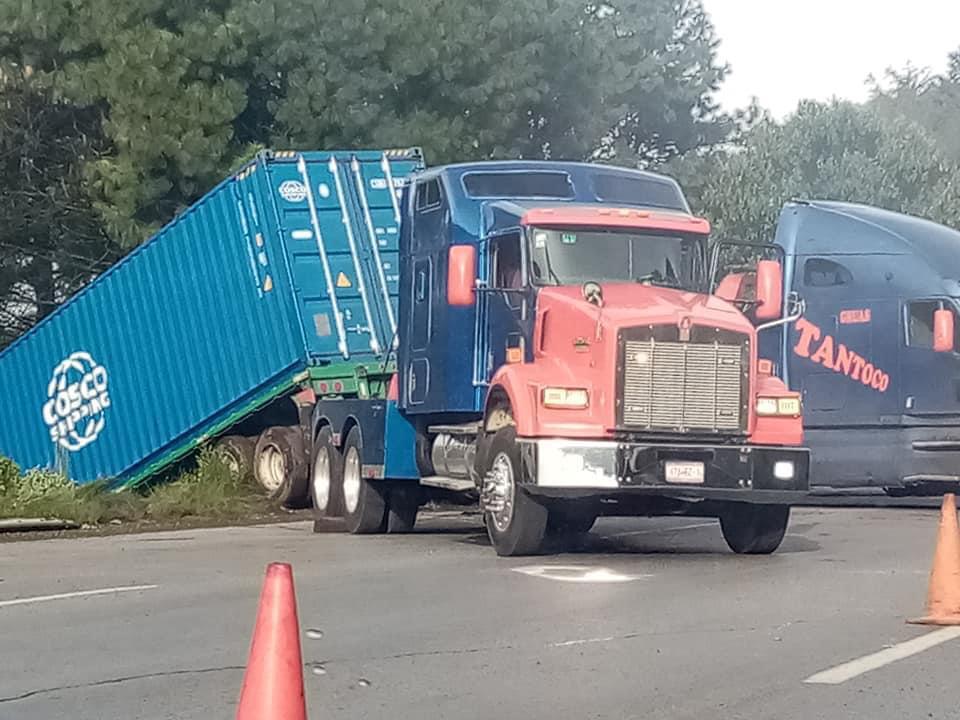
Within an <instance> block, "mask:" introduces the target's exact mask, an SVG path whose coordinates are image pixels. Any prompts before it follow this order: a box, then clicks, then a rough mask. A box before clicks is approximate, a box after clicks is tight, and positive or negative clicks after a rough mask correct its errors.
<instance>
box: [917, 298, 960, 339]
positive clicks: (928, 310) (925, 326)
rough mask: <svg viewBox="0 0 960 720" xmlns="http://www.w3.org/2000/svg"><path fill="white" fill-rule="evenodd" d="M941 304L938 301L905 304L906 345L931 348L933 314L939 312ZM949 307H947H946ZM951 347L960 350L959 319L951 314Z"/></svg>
mask: <svg viewBox="0 0 960 720" xmlns="http://www.w3.org/2000/svg"><path fill="white" fill-rule="evenodd" d="M941 306H942V303H941V302H940V301H939V300H915V301H913V302H911V303H908V304H907V308H906V321H907V345H909V346H910V347H918V348H928V349H929V348H933V314H934V313H935V312H936V311H937V310H939V309H940V308H941ZM948 307H949V306H948ZM953 315H954V318H953V328H954V330H953V332H954V340H953V343H954V344H953V346H954V347H955V348H960V345H958V344H957V343H958V342H960V318H957V313H956V311H954V313H953Z"/></svg>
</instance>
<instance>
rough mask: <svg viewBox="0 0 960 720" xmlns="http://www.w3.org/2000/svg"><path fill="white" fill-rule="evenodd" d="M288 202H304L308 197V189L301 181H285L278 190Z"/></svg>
mask: <svg viewBox="0 0 960 720" xmlns="http://www.w3.org/2000/svg"><path fill="white" fill-rule="evenodd" d="M277 191H278V192H279V193H280V197H282V198H283V199H284V200H286V201H287V202H292V203H298V202H303V201H304V199H306V197H307V188H306V187H304V185H303V183H302V182H300V181H299V180H285V181H284V182H282V183H280V187H279V188H278V190H277Z"/></svg>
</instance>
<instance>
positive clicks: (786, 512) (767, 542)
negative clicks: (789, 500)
mask: <svg viewBox="0 0 960 720" xmlns="http://www.w3.org/2000/svg"><path fill="white" fill-rule="evenodd" d="M789 522H790V507H789V506H787V505H748V504H746V503H731V504H730V505H729V506H728V507H727V508H725V509H724V511H723V512H722V514H721V515H720V529H721V530H722V531H723V539H724V540H726V541H727V545H729V546H730V549H731V550H733V551H734V552H735V553H740V554H743V555H769V554H770V553H772V552H773V551H774V550H776V549H777V548H778V547H780V543H781V542H783V536H784V535H785V534H786V532H787V525H788V524H789Z"/></svg>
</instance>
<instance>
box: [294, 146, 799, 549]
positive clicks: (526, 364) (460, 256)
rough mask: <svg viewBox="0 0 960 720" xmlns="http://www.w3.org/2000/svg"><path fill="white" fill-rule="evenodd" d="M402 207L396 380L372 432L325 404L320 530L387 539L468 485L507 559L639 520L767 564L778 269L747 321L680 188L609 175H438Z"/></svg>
mask: <svg viewBox="0 0 960 720" xmlns="http://www.w3.org/2000/svg"><path fill="white" fill-rule="evenodd" d="M401 205H402V220H401V231H400V259H399V270H400V292H399V305H398V337H397V343H396V345H397V372H396V377H395V379H394V381H393V383H392V385H391V387H392V391H391V394H390V395H388V397H386V398H385V399H384V402H383V403H381V406H380V410H379V411H378V412H379V414H378V415H377V419H374V418H373V416H372V414H371V413H370V412H368V410H364V409H363V408H362V407H360V406H356V407H354V408H353V409H352V410H351V412H353V413H354V415H348V413H347V412H346V409H347V406H345V405H343V404H340V405H339V406H338V407H336V408H333V407H331V405H332V404H333V403H326V402H322V401H318V403H317V405H316V410H315V423H314V425H315V428H316V430H315V433H316V435H317V437H318V438H319V440H318V441H315V443H314V445H315V448H316V451H315V454H314V467H315V472H314V475H313V477H314V481H315V483H318V484H319V486H320V487H321V491H320V493H319V495H320V496H321V498H323V499H328V500H327V503H326V505H324V503H323V502H321V503H320V504H319V505H318V507H319V512H320V513H325V512H330V510H328V509H325V508H330V507H332V508H334V509H333V510H332V513H333V514H337V513H338V511H339V512H342V514H344V516H345V517H346V518H347V525H348V528H350V529H352V530H354V531H359V532H367V531H377V530H379V529H383V528H387V529H389V526H390V522H389V519H388V520H387V521H386V523H385V522H384V520H383V518H384V516H385V513H386V516H387V517H388V518H389V515H390V513H391V506H392V497H393V493H395V492H397V491H398V490H399V489H401V488H403V487H406V488H407V489H409V487H410V484H409V483H407V484H406V485H405V486H404V484H403V483H402V482H401V481H403V480H416V481H417V485H418V486H419V487H421V488H423V487H428V488H432V487H443V488H447V489H460V490H464V489H472V490H473V491H474V492H475V493H476V495H478V496H479V501H480V505H481V509H482V510H483V512H484V518H485V523H486V526H487V530H488V533H489V535H490V538H491V542H492V544H493V546H494V548H495V549H496V551H497V552H498V553H499V554H501V555H521V554H529V553H534V552H537V551H538V550H539V549H540V548H541V546H542V544H543V542H544V540H545V539H546V538H547V537H549V536H551V535H564V534H567V533H575V532H584V531H586V530H588V529H589V528H590V527H591V526H592V524H593V523H594V521H595V520H596V518H597V517H598V516H600V515H640V514H689V515H702V516H711V517H719V518H720V519H721V524H722V527H723V530H724V535H725V537H726V539H727V541H728V544H729V545H730V547H731V548H733V549H734V550H735V551H737V552H747V553H763V552H772V551H773V550H775V549H776V547H777V546H778V545H779V543H780V541H781V539H782V537H783V534H784V532H785V529H786V525H787V521H788V518H789V506H790V504H791V503H792V502H793V501H794V500H796V499H797V498H799V497H801V496H802V495H803V494H805V491H806V490H807V466H808V456H807V451H806V450H805V449H804V448H802V447H801V445H802V442H803V428H802V418H801V406H800V400H799V396H798V395H797V394H796V393H794V392H791V391H790V390H789V389H788V388H787V387H786V386H785V385H784V383H783V382H782V381H781V380H780V379H778V378H776V377H775V376H774V375H772V374H771V373H770V372H768V371H767V369H766V368H765V367H761V365H760V364H759V363H758V356H757V325H758V324H764V323H766V324H770V323H775V324H776V323H785V322H788V321H789V318H784V312H783V311H784V306H783V303H782V292H781V290H782V268H781V265H780V263H779V262H777V261H770V260H765V261H761V262H758V263H757V264H756V266H755V268H754V271H753V274H752V275H751V277H753V278H754V288H753V291H754V293H755V295H756V296H757V298H759V299H758V300H757V301H756V302H752V303H748V304H749V309H746V306H745V305H743V303H742V302H741V301H742V300H743V299H742V298H739V297H737V296H736V295H737V292H739V290H737V288H739V287H740V285H742V283H741V282H739V281H738V280H737V278H736V277H734V278H733V279H732V280H733V281H732V282H731V281H727V280H724V281H723V282H718V281H719V280H721V279H720V278H714V277H712V276H711V267H713V263H711V259H710V255H709V253H708V244H707V240H708V237H709V233H710V226H709V223H707V222H706V221H705V220H703V219H700V218H696V217H693V216H692V215H691V214H690V210H689V206H688V205H687V202H686V200H685V198H684V196H683V193H682V192H681V190H680V188H679V186H678V185H677V184H676V182H674V181H673V180H671V179H669V178H666V177H663V176H660V175H655V174H652V173H646V172H641V171H635V170H627V169H622V168H613V167H606V166H598V165H589V164H581V163H561V162H530V161H520V162H503V163H469V164H461V165H452V166H445V167H441V168H434V169H429V170H426V171H424V172H422V173H418V174H417V175H415V176H414V177H413V178H412V179H411V182H410V183H409V185H408V186H407V187H406V188H405V190H404V195H403V200H402V203H401ZM741 279H742V278H741ZM713 291H716V292H713ZM724 292H733V296H731V297H727V298H724V297H722V295H723V293H724ZM344 426H347V427H349V430H348V431H346V433H345V431H344V430H343V429H342V428H343V427H344ZM324 428H327V430H324ZM345 434H352V440H351V439H350V438H349V437H348V438H347V440H346V442H345V441H344V437H345ZM360 435H363V436H364V437H366V438H370V439H371V440H372V442H364V444H363V446H362V450H357V443H358V442H359V440H358V436H360ZM351 453H352V454H351ZM351 457H352V458H353V459H351ZM391 458H392V459H391ZM318 459H319V460H318ZM344 466H346V467H347V468H350V467H354V468H355V469H354V470H348V471H344V473H343V478H340V479H339V480H338V479H337V478H335V477H333V474H332V471H331V470H330V468H336V469H339V468H341V467H344ZM317 467H319V468H320V470H319V471H316V468H317ZM344 478H346V479H344ZM358 487H359V488H360V490H357V488H358ZM386 488H390V489H389V490H386ZM421 497H422V495H421ZM331 498H339V499H340V507H336V505H337V502H335V501H332V500H329V499H331ZM368 501H369V502H368ZM315 505H317V503H316V499H315ZM367 507H369V513H368V514H365V512H366V510H365V508H367Z"/></svg>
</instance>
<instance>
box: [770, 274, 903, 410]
mask: <svg viewBox="0 0 960 720" xmlns="http://www.w3.org/2000/svg"><path fill="white" fill-rule="evenodd" d="M878 262H879V261H878V260H877V259H876V258H875V257H873V256H857V255H837V256H824V257H813V256H803V257H799V258H797V270H796V274H795V283H796V284H797V285H798V287H797V289H798V290H799V292H800V294H801V295H802V296H803V298H804V300H805V301H806V311H805V313H804V317H803V318H801V319H800V320H799V321H798V322H796V323H795V324H794V325H793V326H791V328H790V331H789V338H788V344H787V352H788V356H789V361H790V385H791V387H792V388H793V389H795V390H800V391H801V392H802V393H803V403H804V405H803V410H804V425H805V426H806V427H808V428H812V427H852V426H869V425H883V424H893V423H896V422H897V413H898V399H897V395H898V392H899V391H898V388H897V387H895V386H896V384H897V372H896V367H897V344H898V342H897V341H898V333H897V329H896V328H897V325H898V323H897V318H898V310H897V301H896V299H895V298H892V297H884V296H883V295H881V293H880V292H879V288H875V287H872V285H873V284H874V282H875V278H881V279H882V277H883V275H882V273H881V272H880V268H879V267H875V265H877V263H878Z"/></svg>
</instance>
